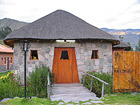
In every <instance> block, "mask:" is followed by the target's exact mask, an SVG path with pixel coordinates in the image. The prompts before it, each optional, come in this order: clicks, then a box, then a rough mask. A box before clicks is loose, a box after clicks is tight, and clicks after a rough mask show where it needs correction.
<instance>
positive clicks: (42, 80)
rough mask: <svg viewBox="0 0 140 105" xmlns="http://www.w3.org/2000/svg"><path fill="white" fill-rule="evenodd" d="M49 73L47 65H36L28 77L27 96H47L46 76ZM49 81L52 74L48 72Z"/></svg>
mask: <svg viewBox="0 0 140 105" xmlns="http://www.w3.org/2000/svg"><path fill="white" fill-rule="evenodd" d="M48 73H50V69H49V67H46V66H44V65H43V66H42V67H36V70H35V71H33V72H32V73H30V74H29V78H28V85H29V86H28V88H27V91H28V96H38V97H47V83H48V81H47V77H48ZM50 78H51V82H53V75H51V73H50Z"/></svg>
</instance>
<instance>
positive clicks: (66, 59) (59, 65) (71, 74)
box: [53, 48, 79, 83]
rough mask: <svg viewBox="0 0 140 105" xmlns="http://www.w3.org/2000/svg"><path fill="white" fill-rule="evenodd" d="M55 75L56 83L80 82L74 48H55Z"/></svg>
mask: <svg viewBox="0 0 140 105" xmlns="http://www.w3.org/2000/svg"><path fill="white" fill-rule="evenodd" d="M53 73H54V76H55V82H56V83H73V82H79V76H78V70H77V63H76V56H75V49H74V48H55V51H54V61H53Z"/></svg>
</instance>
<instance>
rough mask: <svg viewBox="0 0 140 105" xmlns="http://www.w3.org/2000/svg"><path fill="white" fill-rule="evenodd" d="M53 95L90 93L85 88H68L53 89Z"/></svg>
mask: <svg viewBox="0 0 140 105" xmlns="http://www.w3.org/2000/svg"><path fill="white" fill-rule="evenodd" d="M52 90H53V93H52V94H74V93H90V92H89V90H88V89H87V88H85V87H67V88H64V87H62V88H58V87H57V88H53V89H52Z"/></svg>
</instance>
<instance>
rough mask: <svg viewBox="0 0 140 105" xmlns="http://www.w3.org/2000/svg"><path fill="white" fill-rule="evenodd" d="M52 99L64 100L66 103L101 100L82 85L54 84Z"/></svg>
mask: <svg viewBox="0 0 140 105" xmlns="http://www.w3.org/2000/svg"><path fill="white" fill-rule="evenodd" d="M50 98H51V100H52V101H59V100H63V101H64V102H70V101H73V102H79V101H88V100H89V99H91V100H99V98H98V97H96V95H95V94H94V93H90V91H89V90H88V89H87V88H85V87H83V86H82V84H54V85H53V87H52V95H51V97H50Z"/></svg>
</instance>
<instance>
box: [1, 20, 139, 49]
mask: <svg viewBox="0 0 140 105" xmlns="http://www.w3.org/2000/svg"><path fill="white" fill-rule="evenodd" d="M27 24H28V23H26V22H21V21H17V20H14V19H9V18H4V19H0V28H2V27H6V26H9V27H10V28H11V29H12V31H13V30H16V29H18V28H20V27H23V26H25V25H27ZM101 29H102V30H103V31H106V32H108V33H110V34H112V35H113V36H115V37H116V38H117V39H119V36H120V35H122V36H123V41H124V42H126V43H127V42H130V44H131V46H132V47H133V48H135V46H136V45H138V41H139V38H140V37H139V36H140V29H108V28H101Z"/></svg>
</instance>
